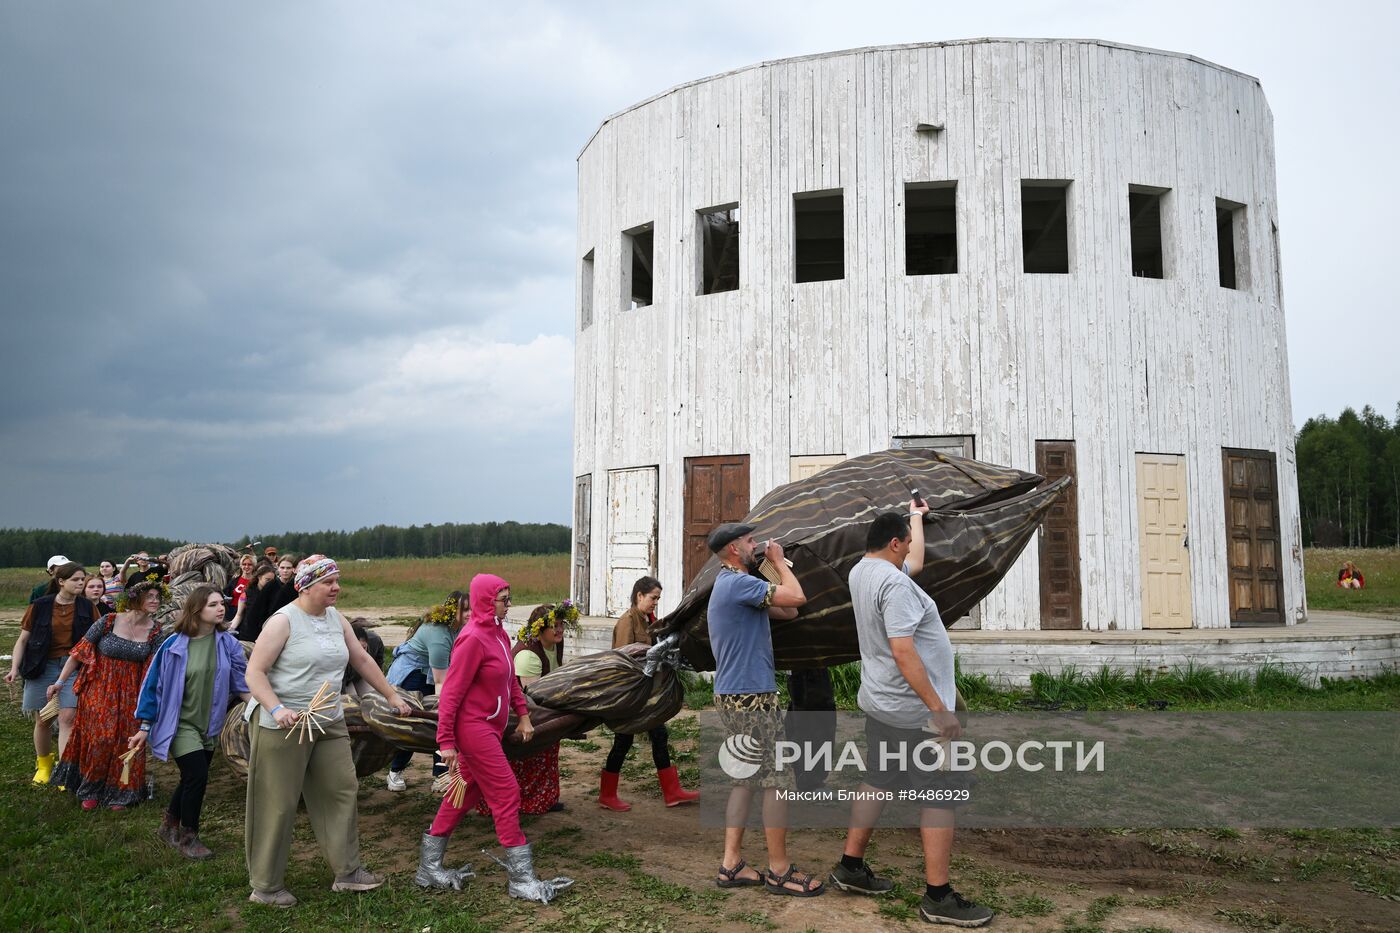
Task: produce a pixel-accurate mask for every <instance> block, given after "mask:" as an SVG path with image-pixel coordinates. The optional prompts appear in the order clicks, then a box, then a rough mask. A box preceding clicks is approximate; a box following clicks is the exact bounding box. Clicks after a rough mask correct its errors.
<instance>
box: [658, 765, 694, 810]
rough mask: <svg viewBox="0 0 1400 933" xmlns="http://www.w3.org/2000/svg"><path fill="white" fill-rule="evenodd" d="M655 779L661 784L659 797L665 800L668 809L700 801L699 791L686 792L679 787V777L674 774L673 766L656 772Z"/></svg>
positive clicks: (674, 767)
mask: <svg viewBox="0 0 1400 933" xmlns="http://www.w3.org/2000/svg"><path fill="white" fill-rule="evenodd" d="M656 779H657V780H658V781H660V782H661V796H662V797H665V798H666V806H668V807H678V806H680V805H681V804H683V803H690V802H691V801H693V800H699V799H700V792H699V791H694V790H686V789H685V788H683V787H681V776H680V775H679V774H677V773H676V766H675V765H671V767H669V768H662V769H661V770H660V771H658V772H656Z"/></svg>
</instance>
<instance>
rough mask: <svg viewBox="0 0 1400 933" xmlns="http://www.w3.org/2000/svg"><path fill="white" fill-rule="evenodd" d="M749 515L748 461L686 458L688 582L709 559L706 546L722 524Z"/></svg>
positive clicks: (744, 457) (744, 456) (737, 457)
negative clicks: (712, 533)
mask: <svg viewBox="0 0 1400 933" xmlns="http://www.w3.org/2000/svg"><path fill="white" fill-rule="evenodd" d="M747 514H749V457H748V454H735V455H732V456H726V457H687V458H686V460H685V557H684V561H683V572H684V574H685V581H684V582H683V583H682V586H689V585H690V581H691V580H694V579H695V575H696V574H698V573H699V572H700V568H702V567H704V566H705V561H707V560H709V559H710V549H709V547H708V546H707V545H706V544H705V539H706V538H707V537H708V536H709V534H710V532H711V531H712V530H714V527H715V526H716V525H718V524H720V523H721V522H737V521H742V520H743V518H744V516H745V515H747Z"/></svg>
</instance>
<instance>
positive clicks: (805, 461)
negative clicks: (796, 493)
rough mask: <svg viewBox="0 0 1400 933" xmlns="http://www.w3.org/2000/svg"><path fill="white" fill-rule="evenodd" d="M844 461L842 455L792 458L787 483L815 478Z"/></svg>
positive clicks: (844, 457)
mask: <svg viewBox="0 0 1400 933" xmlns="http://www.w3.org/2000/svg"><path fill="white" fill-rule="evenodd" d="M845 459H846V456H845V455H844V454H821V455H819V456H803V457H793V458H792V461H791V473H790V475H789V477H788V482H790V483H795V482H797V481H798V480H803V479H807V478H809V477H812V476H816V475H817V474H818V473H820V472H821V471H822V470H825V469H826V468H827V467H831V466H836V464H838V463H842V462H844V461H845Z"/></svg>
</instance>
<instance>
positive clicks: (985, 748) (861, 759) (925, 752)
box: [718, 733, 1106, 781]
mask: <svg viewBox="0 0 1400 933" xmlns="http://www.w3.org/2000/svg"><path fill="white" fill-rule="evenodd" d="M1071 753H1072V754H1071ZM771 754H772V758H773V770H774V771H776V772H782V771H785V770H800V771H802V772H812V771H817V770H821V771H824V772H826V773H827V774H839V773H841V772H844V771H852V772H859V773H860V774H864V773H866V772H867V771H870V770H874V769H878V770H880V771H883V772H887V771H901V772H914V771H920V772H934V771H951V772H973V771H978V770H982V771H990V772H992V773H997V772H1001V771H1006V770H1009V769H1011V768H1018V769H1020V770H1021V771H1026V772H1029V773H1035V772H1037V771H1043V770H1045V769H1046V768H1047V767H1048V768H1050V769H1051V770H1053V771H1078V772H1083V771H1103V770H1104V758H1105V754H1106V752H1105V743H1104V741H1103V740H1098V741H1095V742H1084V741H1072V740H1066V739H1059V740H1054V739H1052V740H1050V741H1044V742H1042V741H1038V740H1035V739H1028V740H1026V741H1024V742H1019V743H1017V744H1016V745H1015V746H1014V747H1013V746H1012V745H1011V744H1010V743H1008V742H1003V741H1001V740H998V739H993V740H992V741H989V742H986V743H984V744H979V743H977V742H974V741H969V740H966V739H953V740H951V741H947V742H945V741H942V740H940V739H939V738H937V737H936V736H935V737H930V738H928V739H925V740H923V741H921V742H909V741H899V742H886V741H880V742H878V743H876V745H875V746H874V747H873V748H863V747H862V746H861V743H859V742H858V741H856V740H853V739H848V740H846V741H844V742H840V743H838V742H836V741H826V742H794V741H790V740H787V739H781V740H779V741H778V742H777V743H775V745H774V746H773V748H772V750H771ZM764 756H765V750H764V749H763V748H762V746H761V745H760V743H759V742H758V740H756V739H755V738H754V737H753V736H750V735H744V734H742V733H741V734H737V735H731V736H729V737H728V738H726V739H725V740H724V742H723V743H722V744H721V746H720V750H719V752H718V760H719V765H720V768H721V769H722V770H723V771H724V773H725V774H727V775H729V776H730V777H731V778H734V779H735V780H736V781H742V780H747V779H748V778H751V777H753V776H754V775H755V774H757V773H758V772H759V771H760V770H762V768H763V764H764V761H763V758H764Z"/></svg>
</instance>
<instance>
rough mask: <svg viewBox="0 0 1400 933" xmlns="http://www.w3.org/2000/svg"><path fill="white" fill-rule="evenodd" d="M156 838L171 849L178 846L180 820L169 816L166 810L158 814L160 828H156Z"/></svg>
mask: <svg viewBox="0 0 1400 933" xmlns="http://www.w3.org/2000/svg"><path fill="white" fill-rule="evenodd" d="M156 838H158V839H159V840H160V841H161V842H163V843H165V844H166V845H168V846H170V847H171V848H172V849H178V848H180V821H179V820H177V819H176V818H175V817H173V816H171V815H170V811H168V810H167V811H166V812H164V813H162V814H161V815H160V828H159V829H157V830H156Z"/></svg>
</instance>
